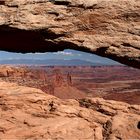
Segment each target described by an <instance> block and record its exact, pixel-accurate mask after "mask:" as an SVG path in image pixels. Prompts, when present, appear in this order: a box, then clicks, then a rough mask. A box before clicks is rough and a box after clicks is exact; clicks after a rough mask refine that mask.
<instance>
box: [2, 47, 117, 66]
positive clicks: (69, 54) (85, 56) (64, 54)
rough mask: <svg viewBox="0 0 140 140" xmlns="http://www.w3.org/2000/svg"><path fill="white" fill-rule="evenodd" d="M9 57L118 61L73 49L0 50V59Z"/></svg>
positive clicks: (107, 62) (95, 61)
mask: <svg viewBox="0 0 140 140" xmlns="http://www.w3.org/2000/svg"><path fill="white" fill-rule="evenodd" d="M10 59H34V60H35V59H68V60H70V59H80V60H86V61H90V62H93V63H101V64H108V65H115V64H116V65H118V64H119V63H118V62H116V61H113V60H111V59H108V58H104V57H100V56H97V55H94V54H90V53H85V52H81V51H75V50H70V49H67V50H64V51H58V52H53V53H52V52H47V53H27V54H21V53H11V52H5V51H0V60H10Z"/></svg>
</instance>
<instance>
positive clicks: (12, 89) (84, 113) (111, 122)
mask: <svg viewBox="0 0 140 140" xmlns="http://www.w3.org/2000/svg"><path fill="white" fill-rule="evenodd" d="M82 102H83V104H82ZM85 102H86V104H88V108H87V107H85V106H84V105H85ZM81 105H82V106H81ZM132 108H133V109H135V110H137V112H135V111H133V110H132ZM101 110H104V111H101ZM0 112H1V113H0V138H1V139H63V140H65V139H79V140H83V139H87V140H91V139H92V140H93V139H94V140H101V139H106V140H112V139H114V140H116V139H140V131H139V121H140V106H139V105H129V104H127V103H123V102H116V101H109V100H104V99H101V98H86V99H84V100H81V101H78V100H74V99H69V100H61V99H58V98H56V97H54V96H51V95H48V94H46V93H44V92H42V91H41V90H38V89H35V88H28V87H23V86H18V85H17V84H12V83H7V82H0ZM106 112H107V113H106Z"/></svg>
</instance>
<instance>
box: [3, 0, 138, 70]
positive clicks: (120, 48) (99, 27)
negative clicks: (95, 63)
mask: <svg viewBox="0 0 140 140" xmlns="http://www.w3.org/2000/svg"><path fill="white" fill-rule="evenodd" d="M139 17H140V1H139V0H123V1H122V0H76V1H75V0H5V1H1V3H0V49H1V50H6V51H12V52H24V53H25V52H46V51H58V50H63V49H67V48H70V49H75V50H81V51H87V52H92V53H95V54H98V55H101V56H105V57H108V58H111V59H114V60H116V61H119V62H121V63H123V64H127V65H130V66H133V67H137V68H140V45H139V44H140V28H139V24H140V20H139ZM17 37H18V39H17Z"/></svg>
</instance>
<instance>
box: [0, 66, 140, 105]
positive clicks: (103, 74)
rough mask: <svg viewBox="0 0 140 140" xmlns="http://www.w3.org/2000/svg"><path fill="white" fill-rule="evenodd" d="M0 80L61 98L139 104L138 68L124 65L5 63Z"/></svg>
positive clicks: (139, 78) (139, 74)
mask: <svg viewBox="0 0 140 140" xmlns="http://www.w3.org/2000/svg"><path fill="white" fill-rule="evenodd" d="M0 80H1V81H5V82H11V83H16V84H18V85H20V86H27V87H33V88H38V89H41V90H42V91H43V92H46V93H48V94H51V95H54V96H56V97H58V98H61V99H82V98H84V97H100V98H104V99H107V100H116V101H123V102H126V103H129V104H140V70H138V69H134V68H131V67H127V66H4V65H2V66H1V67H0Z"/></svg>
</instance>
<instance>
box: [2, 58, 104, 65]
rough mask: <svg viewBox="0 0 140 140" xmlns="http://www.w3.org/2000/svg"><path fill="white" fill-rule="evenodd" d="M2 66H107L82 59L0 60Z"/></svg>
mask: <svg viewBox="0 0 140 140" xmlns="http://www.w3.org/2000/svg"><path fill="white" fill-rule="evenodd" d="M0 64H13V65H14V64H15V65H22V64H23V65H48V66H54V65H55V66H56V65H59V66H60V65H61V66H84V65H86V66H101V65H105V64H103V63H93V62H90V61H85V60H80V59H71V60H64V59H44V60H40V59H37V60H35V59H10V60H0Z"/></svg>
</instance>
